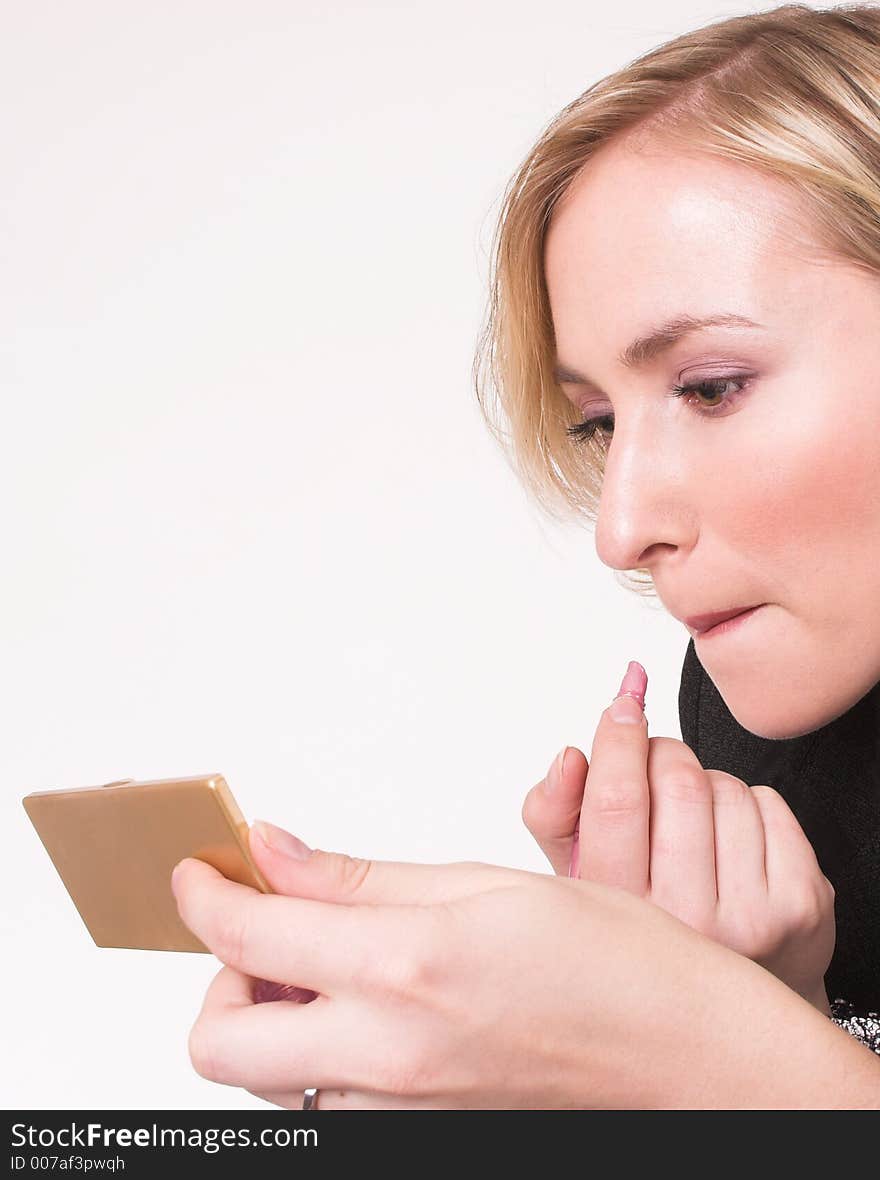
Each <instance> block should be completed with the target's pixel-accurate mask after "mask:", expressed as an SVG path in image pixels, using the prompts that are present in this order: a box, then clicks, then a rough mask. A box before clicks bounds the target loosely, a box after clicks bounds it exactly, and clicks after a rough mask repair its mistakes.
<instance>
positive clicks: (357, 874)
mask: <svg viewBox="0 0 880 1180" xmlns="http://www.w3.org/2000/svg"><path fill="white" fill-rule="evenodd" d="M322 856H323V857H324V869H325V872H326V874H327V876H328V877H329V878H330V882H331V885H332V886H333V887H334V888H338V889H340V890H342V891H343V892H344V893H346V894H352V893H357V892H359V891H360V890H361V889H363V887H364V886H365V885H366V883H367V880H368V879H369V876H370V871H371V869H372V867H373V862H372V861H371V860H366V859H364V858H362V857H358V856H349V855H348V854H347V853H345V852H322Z"/></svg>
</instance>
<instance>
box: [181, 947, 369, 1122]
mask: <svg viewBox="0 0 880 1180" xmlns="http://www.w3.org/2000/svg"><path fill="white" fill-rule="evenodd" d="M235 976H238V978H235ZM246 987H247V981H246V979H245V978H244V977H243V976H242V975H241V974H240V973H239V972H235V971H233V969H231V968H228V967H224V968H222V969H221V971H220V972H219V973H218V974H217V976H216V977H215V978H214V980H213V981H212V983H211V985H210V986H209V988H208V991H207V993H206V995H205V999H204V1002H203V1004H202V1010H201V1012H200V1013H199V1017H198V1019H197V1020H196V1022H195V1024H194V1025H193V1027H192V1029H191V1031H190V1035H189V1053H190V1058H191V1061H192V1064H193V1067H194V1068H195V1070H196V1072H197V1073H199V1074H200V1075H201V1076H202V1077H204V1078H206V1079H207V1080H208V1081H212V1082H216V1083H218V1084H219V1085H224V1086H240V1087H242V1088H243V1089H246V1090H251V1091H252V1092H253V1091H261V1092H272V1091H277V1092H286V1093H290V1092H298V1094H299V1104H300V1105H302V1096H303V1094H304V1092H305V1090H306V1089H307V1088H308V1087H310V1086H320V1087H322V1088H326V1089H334V1088H338V1089H343V1090H344V1089H348V1088H354V1089H363V1090H368V1089H369V1088H370V1086H369V1077H368V1073H369V1068H370V1066H369V1063H370V1061H371V1058H372V1059H374V1058H375V1054H376V1046H375V1044H374V1043H373V1044H372V1046H371V1043H370V1042H371V1037H372V1033H371V1030H370V1029H369V1027H368V1025H369V1022H368V1021H365V1019H364V1014H363V1011H362V1009H355V1008H354V1007H353V1006H351V1005H346V1003H345V1002H344V1001H336V1000H331V999H329V998H328V997H326V996H319V998H318V999H317V1000H315V1001H314V1003H312V1004H286V1003H277V1004H249V1005H242V1004H241V1002H240V998H241V995H242V994H243V991H244V989H246Z"/></svg>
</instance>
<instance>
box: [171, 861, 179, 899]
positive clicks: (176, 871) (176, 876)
mask: <svg viewBox="0 0 880 1180" xmlns="http://www.w3.org/2000/svg"><path fill="white" fill-rule="evenodd" d="M181 863H182V862H180V861H178V863H177V864H176V865H175V866H174V868H173V869H172V870H171V892H172V893H173V894H174V896H175V897H177V882H178V880H179V879H180V865H181Z"/></svg>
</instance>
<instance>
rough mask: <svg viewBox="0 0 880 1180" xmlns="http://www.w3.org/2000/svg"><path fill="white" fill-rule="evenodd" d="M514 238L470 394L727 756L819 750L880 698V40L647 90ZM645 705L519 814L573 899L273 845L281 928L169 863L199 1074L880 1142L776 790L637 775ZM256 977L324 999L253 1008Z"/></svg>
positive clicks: (713, 33) (731, 66)
mask: <svg viewBox="0 0 880 1180" xmlns="http://www.w3.org/2000/svg"><path fill="white" fill-rule="evenodd" d="M499 230H500V232H499V236H498V239H497V252H496V276H495V287H494V291H493V299H492V305H491V316H490V321H489V325H488V327H487V333H486V335H485V337H484V350H483V354H482V360H483V361H484V362H485V361H488V362H489V365H490V368H491V371H492V374H493V376H494V378H495V386H496V389H497V391H498V395H499V405H500V409H501V412H502V416H503V418H504V419H506V420H507V422H508V423H509V424H510V428H509V432H506V434H505V433H504V432H502V431H501V430H498V428H497V426H495V424H494V423H492V425H493V429H496V431H497V433H498V437H499V438H502V437H504V438H505V439H506V438H507V437H509V439H510V441H511V443H512V446H511V454H512V457H513V460H514V462H515V464H516V466H517V469H518V471H519V472H520V474H521V475H522V477H523V479H524V481H525V483H526V484H527V486H529V487H530V488H531V489H532V490H533V491H534V493H535V494H536V496H537V498H538V499H539V501H540V502H541V503H542V504H544V505H545V506H546V507H548V508H549V509H550V510H551V511H555V510H556V508H558V507H559V505H560V504H564V505H566V506H567V507H569V508H573V509H574V510H575V511H578V512H586V513H587V514H588V515H589V516H591V517H592V518H593V519H595V522H596V547H597V552H598V555H599V557H600V559H601V560H602V561H603V562H604V563H605V564H607V565H609V566H611V567H612V568H614V569H616V570H621V571H633V572H634V573H635V575H637V577H638V576H639V575H640V576H641V580H640V581H638V580H637V582H636V585H637V587H639V588H644V587H650V586H652V587H653V589H654V591H655V592H656V593H657V595H658V597H659V598H660V599H661V601H662V602H663V604H664V606H665V607H666V608H667V609H668V610H669V611H670V612H671V613H672V614H673V615H675V616H676V617H677V618H679V619H681V620H682V621H683V622H684V623H685V625H686V626H687V627H688V629H689V631H690V633H691V636H692V638H693V642H694V648H695V652H696V654H697V655H698V656H699V663H700V665H701V667H702V669H703V670H704V671H705V673H706V674H708V677H709V678H711V682H712V684H713V686H714V687H715V688H716V689H717V692H718V693H719V694H720V697H721V698H722V699H723V702H724V705H725V706H726V708H727V709H728V710H729V715H730V717H731V719H732V720H733V721H734V722H735V724H736V725H738V726H739V727H741V729H742V731H743V732H746V733H748V734H750V735H754V736H755V737H756V738H757V739H759V740H761V741H773V742H776V741H783V742H787V741H792V740H797V739H798V738H799V737H802V736H803V735H807V734H810V733H819V732H823V733H824V732H827V729H826V727H828V726H829V725H830V724H833V723H834V722H835V721H836V720H837V719H841V718H844V717H846V716H848V715H849V714H850V713H851V712H852V711H853V710H854V709H856V708H857V707H858V706H859V704H860V702H862V701H863V700H864V699H865V698H866V695H867V694H870V693H872V692H873V691H874V689H875V687H876V686H877V685H878V683H880V629H878V626H877V622H876V610H875V605H876V593H875V590H874V584H873V568H872V561H873V554H874V552H875V549H876V545H877V541H878V535H880V507H878V506H880V464H878V463H877V462H876V446H877V444H876V439H877V437H878V435H880V376H878V374H880V333H878V332H877V325H878V323H880V282H878V278H880V9H878V8H877V7H875V6H861V5H860V6H848V7H845V8H837V9H832V10H828V11H815V10H812V9H809V8H807V7H805V6H801V5H786V6H784V7H782V8H780V9H777V10H775V11H773V12H769V13H763V14H758V15H753V16H747V17H742V18H736V19H733V20H726V21H721V22H717V23H715V24H714V25H710V26H708V27H706V28H703V29H699V30H697V31H695V32H693V33H691V34H688V35H686V36H683V37H680V38H677V39H676V40H674V41H672V42H670V43H669V44H668V45H665V46H662V47H660V48H659V49H657V50H654V51H653V52H651V53H648V54H646V55H644V56H643V57H642V58H640V59H639V60H638V61H636V62H634V63H632V64H630V65H629V66H627V67H626V68H624V69H623V70H621V71H618V72H617V73H616V74H614V75H612V76H611V77H609V78H606V79H604V80H602V81H601V82H599V83H598V84H597V85H595V86H593V87H591V88H590V89H589V90H588V91H587V92H586V93H585V94H584V95H582V96H581V97H580V98H579V99H578V100H576V101H575V102H574V103H572V104H571V105H570V106H569V107H567V108H566V109H565V110H564V111H563V112H562V113H561V114H560V115H559V117H558V118H557V119H556V120H555V121H554V123H553V124H552V125H551V126H550V127H549V128H548V129H547V131H546V132H545V133H544V135H543V136H542V137H541V140H540V141H539V143H538V144H537V145H536V147H535V148H534V149H533V150H532V152H531V153H530V154H529V156H528V158H527V159H526V161H525V162H524V164H523V166H522V167H521V169H520V170H519V172H518V173H517V175H516V176H515V177H514V180H513V181H512V183H511V186H510V188H509V191H508V194H507V198H506V202H505V207H504V210H503V213H502V218H501V224H500V227H499ZM841 423H842V424H843V426H844V429H845V435H844V437H843V439H842V440H841V439H840V437H839V436H840V433H841ZM646 579H647V580H646ZM746 607H747V608H754V609H750V610H749V611H748V612H744V611H741V608H746ZM733 609H737V610H740V611H741V616H740V617H739V618H738V619H737V620H736V621H732V622H730V623H728V624H727V625H726V626H723V627H722V626H721V625H720V624H719V625H718V627H717V628H713V629H712V630H711V631H710V630H707V629H706V628H707V625H708V623H709V622H711V621H712V620H711V619H706V618H700V617H699V616H705V615H712V614H714V613H716V612H719V611H721V612H728V611H730V610H733ZM645 679H646V678H645V675H644V671H643V670H642V669H641V668H640V666H639V665H637V664H635V663H632V664H631V665H630V668H629V669H628V671H627V675H626V676H625V677H624V681H623V683H622V684H621V689H620V692H619V693H618V699H617V700H616V702H615V704H614V705H612V706H610V707H609V708H608V709H607V710H606V711H605V713H603V715H602V718H601V719H600V722H599V726H598V729H597V731H596V735H595V739H594V741H593V745H592V749H591V759H590V762H589V764H587V761H586V758H585V757H584V755H583V754H582V753H581V752H580V751H578V750H573V749H572V750H570V751H569V756H568V758H567V759H566V760H565V765H564V768H557V769H555V770H551V772H550V774H549V775H548V776H547V780H545V782H544V783H543V784H539V786H538V787H536V788H534V790H533V792H530V795H529V797H528V798H527V800H526V805H525V808H524V816H525V818H526V821H527V823H528V824H529V826H530V827H531V828H532V830H533V832H534V833H535V834H536V836H537V837H538V838H539V840H540V841H541V843H542V846H543V847H544V848H545V851H546V852H547V855H548V857H549V858H550V860H551V863H553V865H554V867H555V868H556V869H557V872H558V873H559V874H560V875H558V876H555V877H550V876H544V875H542V874H537V873H524V872H518V871H515V870H510V869H503V868H499V867H496V866H490V865H482V864H457V865H407V864H382V863H376V862H369V861H361V860H355V859H352V858H348V857H345V856H343V855H341V854H334V853H326V852H320V851H315V852H311V851H310V850H309V849H307V848H306V847H305V846H304V845H302V844H301V842H299V841H297V840H296V839H295V838H294V837H292V836H290V835H289V834H288V833H284V832H281V831H280V830H279V829H277V828H273V827H271V826H270V825H262V824H258V825H255V828H254V829H253V830H252V834H251V844H252V848H253V853H254V856H255V858H256V859H257V861H258V864H259V866H260V868H261V870H262V871H263V873H264V874H265V876H266V878H267V879H268V880H269V882H270V884H271V885H272V887H273V889H275V891H276V893H277V894H280V895H285V896H271V895H268V896H267V895H261V894H257V893H255V892H254V891H252V890H248V889H246V888H244V887H243V886H240V885H237V884H234V883H233V882H230V881H227V880H225V879H224V878H223V877H222V876H221V875H220V874H219V873H217V872H216V871H215V870H213V869H212V868H210V867H209V866H208V865H205V864H203V863H202V862H199V861H192V860H187V861H185V862H182V863H181V865H180V866H178V869H177V870H176V873H175V879H174V882H173V887H174V889H175V893H176V896H177V900H178V906H179V909H180V913H181V916H182V918H183V919H184V921H185V922H186V923H187V925H189V926H190V927H191V929H193V931H194V932H195V933H196V934H197V935H198V936H199V937H200V938H201V939H202V940H203V941H204V942H205V944H206V945H207V946H208V947H210V948H211V950H212V951H213V952H214V953H215V954H216V955H217V957H218V958H219V959H221V960H222V962H223V963H224V964H225V966H224V967H223V968H222V969H221V971H220V972H219V973H218V975H217V976H216V978H215V979H214V981H213V982H212V984H211V986H210V988H209V990H208V993H207V995H206V997H205V1002H204V1005H203V1008H202V1012H201V1014H200V1017H199V1019H198V1020H197V1021H196V1023H195V1025H194V1027H193V1030H192V1034H191V1037H190V1052H191V1056H192V1060H193V1063H194V1065H195V1067H196V1069H197V1071H198V1072H199V1073H201V1074H203V1076H205V1077H208V1078H211V1079H212V1080H214V1081H219V1082H223V1083H226V1084H231V1085H238V1086H243V1087H245V1088H247V1089H248V1090H250V1091H251V1092H252V1093H255V1094H258V1095H260V1096H261V1097H264V1098H265V1099H266V1100H268V1101H271V1102H274V1103H277V1104H278V1105H281V1106H297V1105H299V1103H300V1101H302V1099H303V1095H304V1094H306V1095H307V1103H311V1104H314V1099H315V1093H316V1089H317V1090H319V1091H320V1107H322V1108H342V1107H358V1106H365V1107H369V1108H374V1109H375V1108H379V1107H404V1108H413V1107H420V1106H426V1107H457V1106H466V1107H480V1106H486V1107H500V1106H505V1107H532V1106H537V1107H607V1106H612V1107H645V1106H662V1107H672V1106H690V1107H745V1106H757V1107H771V1108H781V1107H797V1106H807V1107H814V1106H835V1105H837V1106H842V1107H865V1108H868V1107H880V1057H878V1056H877V1055H875V1054H874V1053H872V1052H870V1051H869V1050H868V1049H867V1048H866V1047H865V1045H864V1044H861V1043H859V1041H858V1040H857V1039H856V1038H855V1037H853V1036H851V1035H849V1034H848V1033H847V1032H846V1031H844V1030H842V1029H841V1028H840V1027H838V1026H837V1025H836V1024H835V1023H834V1021H832V1020H830V1019H829V1018H828V1013H829V1006H828V1000H829V999H835V998H837V997H834V996H832V997H828V996H827V994H826V992H825V989H824V986H823V980H824V976H825V972H826V969H827V967H828V963H829V960H830V958H831V949H832V945H833V937H834V928H833V908H832V889H831V886H830V885H829V882H828V881H827V880H826V878H825V876H824V874H823V872H822V868H821V867H820V865H819V863H818V862H817V859H816V856H815V854H814V852H813V850H812V848H811V847H810V844H809V842H808V840H807V838H806V836H805V834H804V832H803V830H802V829H801V827H800V826H799V825H798V823H797V821H796V818H795V816H794V815H793V813H792V812H791V810H790V809H789V808H788V807H787V805H786V804H785V802H784V800H783V799H782V797H781V795H779V794H777V793H776V792H775V791H773V790H772V789H771V787H770V785H769V784H767V783H766V782H757V783H752V782H750V783H749V786H748V787H747V786H746V783H745V782H744V781H742V780H741V779H740V778H739V777H738V776H736V775H734V774H731V773H730V772H729V771H720V770H716V769H711V768H710V767H711V763H710V764H709V766H704V765H703V764H702V762H701V760H700V759H699V757H698V755H697V753H696V752H695V751H694V750H693V749H692V748H691V747H690V746H689V745H687V744H686V743H685V742H678V741H676V740H674V739H671V738H652V739H649V738H648V736H647V725H646V723H645V719H644V713H643V710H642V704H643V701H644V690H645ZM618 712H620V713H622V714H623V716H622V717H620V718H619V717H618V716H617V714H618ZM627 713H630V714H631V715H630V717H629V718H627V716H626V714H627ZM627 720H629V722H631V723H626V722H627ZM621 722H623V723H621ZM632 722H634V723H632ZM683 734H684V729H683ZM749 787H751V790H750V789H749ZM578 817H580V828H579V838H578V841H577V846H576V848H575V850H574V855H572V844H573V837H574V834H575V828H576V825H577V822H578ZM878 830H880V824H878V825H877V827H875V829H874V831H873V832H869V833H868V835H869V837H870V838H872V839H875V838H876V834H877V831H878ZM263 837H268V841H269V842H268V843H266V842H265V840H264V839H263ZM569 857H571V860H572V862H573V864H572V869H573V874H574V876H576V877H579V878H580V879H571V878H569V877H567V876H565V875H563V874H564V873H565V871H566V869H567V867H568V861H569ZM863 896H865V897H868V899H869V900H870V895H869V894H867V893H866V894H863ZM252 977H261V978H263V979H267V980H271V981H276V982H279V983H290V982H293V981H295V982H296V984H297V985H299V986H300V987H301V988H303V989H310V991H308V992H306V993H305V994H304V995H302V996H301V998H311V996H312V995H315V996H316V997H317V998H314V1000H313V1002H310V1003H307V1004H303V1005H295V1004H286V1003H255V1002H254V993H253V990H252V989H253V978H252ZM844 998H846V997H844ZM710 1066H711V1068H710Z"/></svg>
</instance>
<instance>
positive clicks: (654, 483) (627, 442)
mask: <svg viewBox="0 0 880 1180" xmlns="http://www.w3.org/2000/svg"><path fill="white" fill-rule="evenodd" d="M648 417H650V416H648ZM620 423H621V419H620V417H619V416H618V418H617V419H616V421H615V427H614V435H613V437H612V438H611V440H610V442H609V443H608V444H607V445H608V451H607V454H606V458H605V471H604V474H603V477H602V489H601V494H600V497H599V510H598V514H597V517H596V532H595V540H596V552H597V554H598V556H599V560H600V561H601V562H602V563H603V564H604V565H607V566H610V567H611V568H612V569H616V570H633V569H648V570H651V572H653V570H654V567H655V566H656V565H657V564H658V563H659V562H661V561H668V560H670V559H671V558H674V557H675V556H676V555H677V554H678V553H679V551H680V550H682V549H689V548H690V547H691V546H692V545H693V543H694V540H695V538H696V534H697V527H698V522H697V519H696V507H695V505H694V503H693V501H692V498H691V497H689V495H688V487H687V460H686V457H685V456H684V455H683V454H682V449H681V437H680V436H678V437H673V435H674V434H675V432H674V431H669V432H668V436H667V437H665V438H664V432H663V429H662V427H660V428H659V429H658V423H657V421H656V419H653V418H651V420H650V421H648V420H642V421H641V422H638V421H636V420H632V419H631V420H630V421H629V422H628V423H627V424H626V425H621V424H620Z"/></svg>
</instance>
